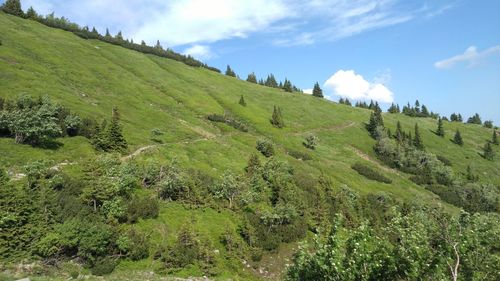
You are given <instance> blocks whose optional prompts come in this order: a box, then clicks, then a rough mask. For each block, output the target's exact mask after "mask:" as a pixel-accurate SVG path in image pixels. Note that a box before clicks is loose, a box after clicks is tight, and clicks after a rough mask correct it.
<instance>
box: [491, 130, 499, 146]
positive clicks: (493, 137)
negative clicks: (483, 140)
mask: <svg viewBox="0 0 500 281" xmlns="http://www.w3.org/2000/svg"><path fill="white" fill-rule="evenodd" d="M491 143H492V144H496V145H498V136H497V131H496V130H494V131H493V136H491Z"/></svg>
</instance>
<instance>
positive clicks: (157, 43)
mask: <svg viewBox="0 0 500 281" xmlns="http://www.w3.org/2000/svg"><path fill="white" fill-rule="evenodd" d="M155 49H158V50H163V47H162V46H161V44H160V40H156V45H155Z"/></svg>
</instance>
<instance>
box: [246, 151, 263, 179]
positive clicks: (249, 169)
mask: <svg viewBox="0 0 500 281" xmlns="http://www.w3.org/2000/svg"><path fill="white" fill-rule="evenodd" d="M260 168H261V164H260V159H259V156H258V155H257V154H255V153H252V155H250V158H248V163H247V166H246V167H245V172H246V173H247V175H248V176H252V175H254V174H255V173H258V172H259V170H260Z"/></svg>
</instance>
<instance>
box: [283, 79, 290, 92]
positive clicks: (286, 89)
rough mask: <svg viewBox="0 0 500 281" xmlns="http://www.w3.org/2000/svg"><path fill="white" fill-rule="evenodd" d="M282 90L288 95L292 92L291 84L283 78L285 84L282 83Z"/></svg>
mask: <svg viewBox="0 0 500 281" xmlns="http://www.w3.org/2000/svg"><path fill="white" fill-rule="evenodd" d="M283 90H285V92H289V93H291V92H292V83H291V82H290V81H289V80H288V79H286V78H285V83H283Z"/></svg>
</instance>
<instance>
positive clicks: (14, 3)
mask: <svg viewBox="0 0 500 281" xmlns="http://www.w3.org/2000/svg"><path fill="white" fill-rule="evenodd" d="M1 9H2V11H4V12H6V13H8V14H11V15H15V16H18V17H24V12H23V10H22V9H21V1H20V0H7V1H5V3H3V5H2V7H1Z"/></svg>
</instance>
